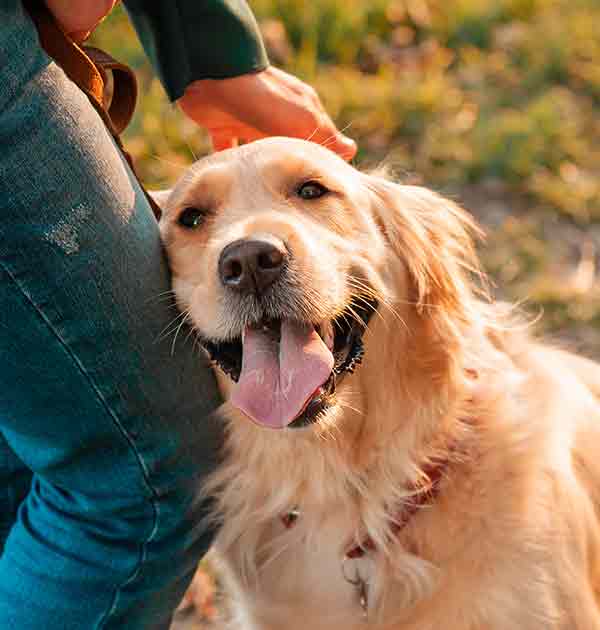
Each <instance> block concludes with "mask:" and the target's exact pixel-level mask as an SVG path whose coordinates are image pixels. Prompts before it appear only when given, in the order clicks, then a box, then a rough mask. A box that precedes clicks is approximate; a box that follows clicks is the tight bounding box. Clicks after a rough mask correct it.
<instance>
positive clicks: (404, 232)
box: [367, 175, 482, 316]
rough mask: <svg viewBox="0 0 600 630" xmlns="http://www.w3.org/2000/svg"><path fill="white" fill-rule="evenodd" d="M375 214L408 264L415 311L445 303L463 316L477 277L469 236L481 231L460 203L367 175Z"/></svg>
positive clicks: (394, 248) (391, 244)
mask: <svg viewBox="0 0 600 630" xmlns="http://www.w3.org/2000/svg"><path fill="white" fill-rule="evenodd" d="M367 186H368V188H369V189H370V191H371V193H372V195H373V212H374V216H375V220H376V221H377V223H378V225H379V227H380V229H381V230H382V232H383V234H384V236H385V238H386V240H387V241H388V244H389V247H390V248H391V249H392V250H393V252H394V253H395V254H396V255H397V256H398V257H400V258H401V259H402V260H403V262H404V264H405V265H406V267H407V269H408V273H409V275H410V278H411V281H412V285H413V287H412V288H413V290H414V295H413V296H411V299H413V300H414V301H415V304H416V307H417V309H418V311H419V312H423V311H426V310H427V309H428V307H432V309H438V310H439V309H440V308H441V309H443V310H444V311H445V312H446V314H452V315H454V316H456V315H458V316H461V315H464V316H466V315H467V313H466V310H467V309H468V308H469V304H470V303H471V302H472V297H473V274H476V275H478V276H480V277H481V275H482V274H481V272H480V268H479V262H478V259H477V255H476V253H475V248H474V244H473V238H472V237H473V236H474V235H478V236H479V235H481V232H480V230H479V228H478V227H477V226H476V224H475V222H474V221H473V219H472V218H471V217H470V216H469V215H468V214H467V213H466V212H465V211H464V210H462V209H461V208H460V207H459V206H457V205H456V204H455V203H453V202H452V201H450V200H448V199H444V198H443V197H441V196H440V195H437V194H436V193H434V192H432V191H430V190H427V189H426V188H421V187H418V186H402V185H399V184H396V183H393V182H391V181H389V180H387V179H385V178H383V177H378V176H374V175H368V176H367Z"/></svg>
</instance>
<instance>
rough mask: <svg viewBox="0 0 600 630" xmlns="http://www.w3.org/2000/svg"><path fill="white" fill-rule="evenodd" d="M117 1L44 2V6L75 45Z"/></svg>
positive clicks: (85, 36)
mask: <svg viewBox="0 0 600 630" xmlns="http://www.w3.org/2000/svg"><path fill="white" fill-rule="evenodd" d="M118 1H119V0H77V2H74V1H73V0H46V6H47V7H48V9H50V12H51V13H52V14H53V15H54V17H55V18H56V19H57V21H58V23H59V24H60V26H61V28H62V29H63V30H64V32H65V33H66V34H67V35H69V36H70V37H71V38H72V39H73V40H74V41H76V42H77V43H79V44H80V43H81V42H83V41H84V40H85V39H87V37H88V36H89V34H90V33H91V32H92V31H93V30H94V29H95V28H96V26H98V24H100V22H102V20H103V19H104V18H105V17H106V16H107V15H108V14H109V13H110V12H111V11H112V10H113V8H114V6H115V5H116V4H117V2H118Z"/></svg>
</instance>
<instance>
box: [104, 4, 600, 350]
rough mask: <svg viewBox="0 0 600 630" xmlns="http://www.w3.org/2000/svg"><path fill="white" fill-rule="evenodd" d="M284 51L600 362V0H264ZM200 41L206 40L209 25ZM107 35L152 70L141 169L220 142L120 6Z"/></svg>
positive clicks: (267, 30) (278, 53)
mask: <svg viewBox="0 0 600 630" xmlns="http://www.w3.org/2000/svg"><path fill="white" fill-rule="evenodd" d="M250 5H251V6H252V7H253V9H254V11H255V13H256V15H257V17H258V18H259V21H260V23H261V26H262V29H263V33H264V36H265V39H266V42H267V45H268V48H269V51H270V55H271V58H272V60H273V61H274V62H275V63H277V64H278V65H280V66H283V67H285V68H286V69H288V70H290V71H291V72H294V73H296V74H298V75H299V76H301V77H302V78H303V79H305V80H307V81H308V82H310V83H311V84H313V85H314V86H315V87H316V89H317V90H318V92H319V94H320V95H321V97H322V99H323V101H324V102H325V104H326V106H327V108H328V110H329V111H330V112H331V114H332V115H333V117H334V118H335V120H336V122H337V123H338V125H339V126H340V127H342V128H347V133H348V134H349V135H351V136H352V137H354V138H355V139H356V140H357V142H358V144H359V147H360V150H359V154H358V156H357V159H356V163H357V164H358V165H359V166H363V167H369V166H373V165H376V164H378V163H380V162H381V161H388V162H390V163H391V164H392V165H393V167H394V170H395V172H396V173H397V174H398V176H399V177H400V179H402V180H405V181H410V182H417V183H422V184H424V185H427V186H429V187H432V188H435V189H437V190H439V191H440V192H442V193H443V194H446V195H449V196H451V197H453V198H455V199H457V200H459V201H460V202H462V203H463V204H464V205H466V207H468V208H469V209H470V210H471V211H472V212H473V213H474V214H475V216H476V217H477V218H478V219H479V220H480V222H481V223H482V224H483V225H484V227H486V228H487V232H488V238H487V242H486V243H485V244H484V245H483V246H482V248H481V253H482V258H483V260H484V264H485V266H486V269H487V270H488V272H489V273H490V275H491V277H492V279H493V280H494V281H495V282H496V284H497V286H498V294H499V296H501V297H506V298H508V299H511V300H518V301H519V302H523V304H524V306H525V308H527V309H529V310H531V311H532V312H537V311H539V310H540V309H543V311H544V318H543V320H542V322H543V323H542V327H543V330H545V331H546V333H547V334H549V335H557V334H558V335H560V336H561V337H567V338H569V339H570V340H572V341H573V342H574V344H575V345H577V346H579V347H580V349H581V350H582V351H583V352H586V353H588V354H590V355H592V356H596V357H600V283H599V282H598V280H597V278H596V258H597V252H598V251H600V116H599V115H598V112H599V107H600V26H599V25H600V3H599V2H598V0H353V1H352V2H348V1H347V0H346V1H344V0H315V1H314V2H310V3H304V2H299V1H298V0H255V1H254V2H250ZM199 36H201V35H199ZM94 43H95V44H96V45H99V46H101V47H104V48H106V49H107V50H108V51H110V52H111V53H112V54H113V55H114V56H116V57H117V58H119V59H121V60H123V61H126V62H128V63H129V64H130V65H132V66H133V67H134V68H136V70H137V71H138V76H139V78H140V84H141V98H140V102H139V107H138V112H137V114H136V116H135V119H134V121H133V123H132V125H131V126H130V128H129V129H128V131H127V132H126V135H125V141H126V144H127V146H128V148H129V150H130V151H131V153H132V154H133V155H134V158H135V160H136V162H137V164H138V169H139V171H140V174H141V175H142V178H143V179H144V180H145V181H146V183H147V184H148V185H149V186H151V187H159V186H166V185H169V184H170V183H172V182H173V181H174V179H175V178H176V177H177V176H178V175H179V173H180V172H181V170H182V168H183V167H185V166H186V165H187V164H189V163H190V162H191V161H193V159H194V156H200V155H203V154H205V153H207V152H208V151H209V150H210V147H209V144H208V141H207V138H206V136H205V135H204V133H203V132H202V131H201V130H200V129H198V128H197V127H196V126H194V125H193V123H191V122H189V121H187V120H186V119H184V117H183V116H182V115H181V114H180V113H179V112H178V111H177V109H176V108H175V106H173V105H171V104H170V103H168V101H167V99H166V97H165V95H164V92H163V90H162V88H161V86H160V85H159V83H158V81H157V80H156V79H155V78H153V75H152V73H151V70H150V68H149V66H148V63H147V61H146V60H145V57H144V56H143V53H142V52H141V49H140V47H139V44H138V42H137V39H136V37H135V35H134V33H133V31H132V29H131V26H130V25H129V23H128V22H127V19H126V16H125V14H124V12H123V11H122V10H121V9H119V10H117V11H115V12H114V13H113V14H112V15H111V16H110V18H109V19H107V20H106V21H105V22H104V24H103V25H102V26H101V27H100V28H99V29H98V30H97V32H96V34H95V35H94Z"/></svg>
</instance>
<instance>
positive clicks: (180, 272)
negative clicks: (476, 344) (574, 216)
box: [161, 138, 468, 428]
mask: <svg viewBox="0 0 600 630" xmlns="http://www.w3.org/2000/svg"><path fill="white" fill-rule="evenodd" d="M403 198H404V200H405V202H406V203H405V205H403V204H402V199H403ZM436 214H437V215H439V216H437V218H436V217H435V215H436ZM449 217H450V218H452V220H450V219H449ZM457 217H458V214H457V212H456V211H455V209H450V210H449V211H448V210H446V209H445V208H444V207H443V203H442V202H441V201H440V200H439V198H437V197H435V196H433V195H432V194H431V193H429V192H428V191H425V190H424V189H415V188H413V187H400V186H396V185H395V184H390V183H389V182H386V181H384V180H383V179H380V178H376V177H371V176H368V175H365V174H362V173H360V172H358V171H357V170H356V169H354V168H353V167H351V166H350V165H348V164H346V163H345V162H344V161H343V160H342V159H340V158H338V157H337V156H336V155H334V154H333V153H332V152H330V151H328V150H327V149H325V148H323V147H320V146H318V145H316V144H314V143H311V142H305V141H300V140H291V139H283V138H272V139H268V140H263V141H259V142H255V143H252V144H250V145H246V146H244V147H241V148H239V149H232V150H229V151H224V152H222V153H219V154H216V155H214V156H211V157H209V158H206V159H204V160H201V161H199V162H198V163H196V164H195V165H193V166H192V167H191V168H190V169H189V170H188V172H187V173H186V175H185V176H184V177H183V178H182V179H181V180H180V182H179V183H178V184H177V185H176V187H175V188H174V189H173V191H172V192H171V194H170V195H169V197H168V200H167V202H166V203H165V204H164V213H163V216H162V219H161V233H162V237H163V240H164V243H165V246H166V249H167V253H168V257H169V261H170V266H171V270H172V274H173V288H174V291H175V293H176V296H177V300H178V304H179V306H180V308H181V309H182V310H184V311H185V312H187V313H188V314H189V319H190V321H191V322H192V324H193V325H194V327H195V328H196V329H197V331H198V333H199V335H200V337H201V339H202V341H203V344H204V346H205V347H206V349H207V350H208V352H209V354H211V356H212V358H213V359H214V360H215V362H216V363H217V364H218V365H219V367H220V368H221V369H222V370H223V371H224V372H226V373H227V374H228V375H229V376H230V377H231V379H232V380H233V381H236V384H235V385H234V386H233V388H232V391H231V400H232V403H233V404H234V405H235V406H237V407H238V408H240V409H241V410H242V411H243V412H244V413H245V414H246V415H247V416H249V417H250V418H251V419H252V420H253V421H254V422H255V423H257V424H259V425H263V426H267V427H271V428H282V427H286V426H291V427H296V426H305V425H307V424H310V423H311V422H313V421H316V420H318V419H319V418H320V417H321V416H322V414H323V413H325V412H326V411H327V409H328V408H330V407H332V406H334V405H335V404H336V397H335V388H336V381H339V380H340V379H341V378H342V377H343V375H344V373H345V372H347V371H352V370H353V368H354V367H355V364H357V363H358V362H359V360H360V355H361V352H362V336H363V334H364V332H365V329H366V327H367V326H368V325H369V320H370V318H371V316H372V315H373V314H374V313H375V312H376V311H377V310H378V308H380V307H381V306H382V305H393V304H400V303H407V302H408V303H414V304H415V308H420V307H422V306H423V305H424V304H426V303H427V304H429V303H430V302H431V301H432V300H436V301H438V302H440V304H441V303H445V305H446V306H445V308H448V309H450V308H452V306H455V305H456V301H457V300H459V299H460V296H459V293H460V287H459V286H456V279H452V278H450V279H449V274H452V273H456V274H458V276H460V270H459V269H458V267H459V266H460V262H459V260H458V258H459V254H458V250H459V249H460V250H461V251H462V250H465V249H468V247H467V240H468V237H466V235H465V234H464V230H463V225H462V223H461V219H459V218H457ZM444 230H446V232H447V233H443V231H444ZM432 250H433V251H432ZM444 265H446V266H447V268H446V269H444ZM451 303H452V304H451Z"/></svg>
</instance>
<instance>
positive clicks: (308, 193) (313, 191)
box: [298, 181, 329, 200]
mask: <svg viewBox="0 0 600 630" xmlns="http://www.w3.org/2000/svg"><path fill="white" fill-rule="evenodd" d="M328 192H329V190H328V189H327V188H325V186H323V184H320V183H319V182H315V181H310V182H305V183H304V184H302V185H301V186H300V187H299V188H298V197H300V198H302V199H307V200H310V199H318V198H319V197H322V196H323V195H326V194H327V193H328Z"/></svg>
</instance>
